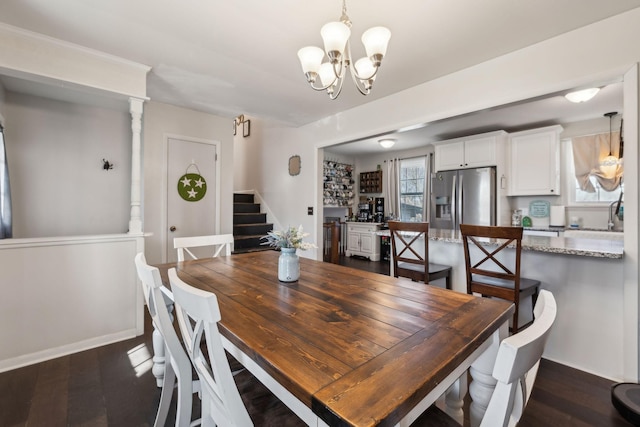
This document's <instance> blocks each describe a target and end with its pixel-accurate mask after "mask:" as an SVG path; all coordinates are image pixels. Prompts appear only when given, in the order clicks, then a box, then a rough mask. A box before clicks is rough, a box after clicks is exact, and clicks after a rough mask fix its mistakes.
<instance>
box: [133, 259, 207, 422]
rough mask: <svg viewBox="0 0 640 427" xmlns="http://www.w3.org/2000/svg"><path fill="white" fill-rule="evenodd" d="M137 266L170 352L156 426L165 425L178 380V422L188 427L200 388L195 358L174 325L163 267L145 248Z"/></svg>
mask: <svg viewBox="0 0 640 427" xmlns="http://www.w3.org/2000/svg"><path fill="white" fill-rule="evenodd" d="M135 264H136V270H137V271H138V277H139V278H140V281H141V282H142V292H143V294H144V299H145V301H146V303H147V309H148V310H149V314H150V315H151V319H152V321H153V325H154V327H155V329H156V331H158V332H159V333H160V334H161V336H162V339H163V340H164V348H165V350H166V352H167V353H168V363H165V372H164V379H163V383H162V393H161V396H160V403H159V405H158V412H157V414H156V419H155V422H154V426H156V427H161V426H164V425H165V422H166V419H167V414H168V412H169V407H170V405H171V398H172V396H173V391H174V388H175V385H176V384H177V386H178V387H177V388H178V390H177V397H178V399H177V405H176V423H175V425H176V426H180V427H183V426H184V427H187V426H189V425H190V423H191V408H192V399H193V397H192V394H193V393H194V392H196V391H198V386H197V383H196V384H195V385H194V382H193V379H192V376H191V369H192V368H191V362H190V360H189V357H188V356H187V354H186V353H185V350H184V348H183V347H182V344H181V343H180V340H179V339H178V335H177V333H176V331H175V329H174V328H173V322H172V321H171V315H170V314H169V310H168V309H167V305H166V302H165V295H166V294H165V293H164V292H163V291H162V286H163V285H162V280H161V278H160V271H159V270H158V269H157V268H155V267H152V266H150V265H148V264H147V261H146V259H145V256H144V254H143V253H142V252H140V253H139V254H137V255H136V257H135Z"/></svg>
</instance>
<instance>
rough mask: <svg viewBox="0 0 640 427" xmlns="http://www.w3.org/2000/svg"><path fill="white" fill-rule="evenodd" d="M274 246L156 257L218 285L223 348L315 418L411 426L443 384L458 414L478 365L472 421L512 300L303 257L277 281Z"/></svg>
mask: <svg viewBox="0 0 640 427" xmlns="http://www.w3.org/2000/svg"><path fill="white" fill-rule="evenodd" d="M278 256H279V253H278V252H276V251H262V252H254V253H247V254H235V255H231V256H227V257H217V258H208V259H200V260H194V261H185V262H179V263H174V264H163V265H160V266H158V267H159V269H160V271H161V276H162V277H163V281H164V283H165V284H166V285H167V286H168V285H169V283H168V280H167V275H166V272H167V271H168V269H169V268H172V267H175V268H176V269H177V272H178V276H179V277H180V278H181V279H182V280H183V281H185V282H186V283H188V284H190V285H191V286H194V287H196V288H199V289H203V290H205V291H209V292H213V293H215V294H216V295H217V298H218V303H219V305H220V311H221V314H222V320H221V321H220V322H219V329H220V332H221V334H222V336H223V341H224V345H225V348H226V349H227V351H228V352H229V353H231V354H232V355H233V356H234V357H235V358H236V359H238V361H239V362H240V363H242V364H243V365H244V366H245V367H246V368H247V369H248V370H249V371H250V372H252V373H253V374H254V375H255V376H256V377H257V378H258V379H259V380H260V381H261V382H263V383H264V384H265V385H266V386H267V387H268V388H269V389H270V390H271V391H272V392H273V393H275V394H276V395H277V396H278V397H279V398H280V399H281V400H282V401H283V402H284V403H285V404H287V405H288V406H289V407H290V408H291V409H292V410H293V411H294V412H295V413H296V414H297V415H298V416H299V417H300V418H301V419H302V420H303V421H304V422H306V423H307V424H308V425H313V426H322V425H329V426H374V425H406V426H408V425H410V423H411V422H412V421H413V420H415V419H416V418H417V417H418V416H419V415H420V414H421V413H422V412H424V410H426V409H427V408H428V407H429V406H430V405H432V404H433V403H434V402H435V401H436V400H437V399H438V398H439V397H440V396H441V395H443V394H444V393H445V392H447V390H449V394H450V395H451V396H449V397H450V398H448V399H445V401H446V402H447V403H448V404H449V405H448V406H447V407H446V410H447V412H449V413H451V414H452V415H454V416H457V417H460V414H461V411H462V409H461V408H462V398H463V397H464V394H465V393H466V390H467V388H466V382H464V381H463V382H462V383H460V382H457V380H458V378H463V379H464V378H466V375H464V374H465V372H466V371H467V369H468V368H469V367H471V366H472V365H473V368H474V369H472V370H471V374H472V380H473V381H480V383H479V385H480V386H479V387H473V385H472V386H471V387H470V392H471V397H472V399H473V403H472V408H471V411H472V414H471V416H472V422H473V419H474V413H475V418H476V419H478V418H481V416H482V413H483V410H484V409H486V405H487V403H488V400H489V398H490V396H491V391H492V387H493V386H494V385H495V380H493V379H492V378H491V371H492V368H493V362H494V360H495V354H496V353H497V347H498V344H499V342H500V340H501V339H502V338H503V337H504V336H506V334H507V323H508V319H509V318H510V317H511V316H512V314H513V306H512V304H510V303H507V302H504V301H496V300H492V299H488V298H479V297H475V296H472V295H467V294H463V293H459V292H455V291H451V290H446V289H442V288H438V287H436V286H431V285H425V284H424V283H418V282H412V281H410V280H407V279H397V278H394V277H389V276H386V275H382V274H376V273H371V272H367V271H362V270H357V269H353V268H348V267H344V266H340V265H336V264H330V263H325V262H320V261H315V260H311V259H306V258H300V272H301V274H300V279H299V280H298V281H297V282H293V283H284V282H279V281H278ZM154 372H156V369H154ZM460 384H462V385H460ZM474 411H475V412H474Z"/></svg>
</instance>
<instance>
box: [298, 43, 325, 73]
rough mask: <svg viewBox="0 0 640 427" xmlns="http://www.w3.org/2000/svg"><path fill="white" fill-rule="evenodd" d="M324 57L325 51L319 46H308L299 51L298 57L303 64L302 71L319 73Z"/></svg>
mask: <svg viewBox="0 0 640 427" xmlns="http://www.w3.org/2000/svg"><path fill="white" fill-rule="evenodd" d="M322 58H324V51H323V50H322V49H320V48H319V47H315V46H307V47H303V48H302V49H300V50H299V51H298V59H300V65H302V72H303V73H305V74H308V73H315V74H317V73H318V71H320V65H321V64H322Z"/></svg>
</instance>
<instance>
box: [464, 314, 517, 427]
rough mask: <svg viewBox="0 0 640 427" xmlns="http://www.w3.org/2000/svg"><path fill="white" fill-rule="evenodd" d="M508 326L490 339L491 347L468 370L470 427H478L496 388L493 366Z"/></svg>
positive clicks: (507, 331) (506, 334) (503, 327)
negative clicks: (469, 382)
mask: <svg viewBox="0 0 640 427" xmlns="http://www.w3.org/2000/svg"><path fill="white" fill-rule="evenodd" d="M508 333H509V325H508V323H505V324H504V325H502V326H501V327H500V329H499V330H497V331H496V332H494V334H493V336H492V337H491V345H490V346H489V348H488V349H487V350H486V351H485V352H484V353H482V355H481V356H480V357H478V358H477V359H476V360H475V361H474V362H473V363H472V364H471V368H469V373H470V374H471V384H470V385H469V395H470V396H471V406H470V408H469V418H470V421H471V427H478V426H479V425H480V422H481V421H482V417H483V416H484V413H485V412H486V410H487V407H488V406H489V400H491V395H492V394H493V390H494V389H495V387H496V383H497V381H496V380H495V378H493V375H492V373H493V366H494V365H495V362H496V357H497V355H498V348H499V347H500V342H501V341H502V340H503V339H504V338H506V337H507V336H508Z"/></svg>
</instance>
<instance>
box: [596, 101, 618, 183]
mask: <svg viewBox="0 0 640 427" xmlns="http://www.w3.org/2000/svg"><path fill="white" fill-rule="evenodd" d="M617 114H618V112H617V111H614V112H612V113H606V114H605V117H609V155H608V156H607V157H605V158H604V159H602V160H600V171H601V172H602V174H603V175H604V176H605V178H608V179H611V178H614V177H615V176H616V171H617V170H618V158H617V157H616V156H613V155H612V154H611V122H612V121H613V116H615V115H617Z"/></svg>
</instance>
